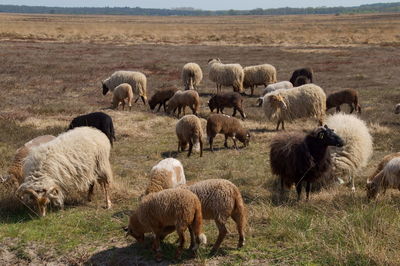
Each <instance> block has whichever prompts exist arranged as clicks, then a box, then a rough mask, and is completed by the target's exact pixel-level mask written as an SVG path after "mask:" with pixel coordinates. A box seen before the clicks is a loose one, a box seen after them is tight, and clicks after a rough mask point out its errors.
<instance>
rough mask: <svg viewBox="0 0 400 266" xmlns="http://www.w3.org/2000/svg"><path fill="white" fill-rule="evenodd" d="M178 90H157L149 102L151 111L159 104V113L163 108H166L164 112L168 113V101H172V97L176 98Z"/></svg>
mask: <svg viewBox="0 0 400 266" xmlns="http://www.w3.org/2000/svg"><path fill="white" fill-rule="evenodd" d="M178 90H179V89H178V88H166V89H159V90H157V91H156V92H155V93H154V94H153V96H151V98H150V100H149V105H150V109H151V110H154V108H155V107H156V106H157V104H159V106H158V109H157V112H159V111H160V108H161V106H163V107H164V112H166V111H167V110H166V103H167V101H168V100H169V99H171V98H172V96H174V94H175V92H177V91H178Z"/></svg>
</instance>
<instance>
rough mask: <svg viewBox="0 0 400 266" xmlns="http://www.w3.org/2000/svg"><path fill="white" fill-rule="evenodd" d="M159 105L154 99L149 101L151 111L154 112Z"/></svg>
mask: <svg viewBox="0 0 400 266" xmlns="http://www.w3.org/2000/svg"><path fill="white" fill-rule="evenodd" d="M156 105H157V103H156V102H155V101H153V98H151V99H150V100H149V106H150V110H154V108H156Z"/></svg>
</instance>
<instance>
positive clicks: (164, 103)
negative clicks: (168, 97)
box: [160, 101, 167, 112]
mask: <svg viewBox="0 0 400 266" xmlns="http://www.w3.org/2000/svg"><path fill="white" fill-rule="evenodd" d="M166 104H167V101H164V102H163V103H162V105H163V107H164V112H167V108H166ZM160 107H161V104H160Z"/></svg>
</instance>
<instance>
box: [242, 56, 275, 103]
mask: <svg viewBox="0 0 400 266" xmlns="http://www.w3.org/2000/svg"><path fill="white" fill-rule="evenodd" d="M243 72H244V79H243V87H244V88H245V89H247V88H250V89H251V95H252V96H253V94H254V88H255V87H257V85H264V86H265V87H267V85H268V84H271V83H276V82H277V79H276V69H275V67H274V66H273V65H270V64H263V65H256V66H247V67H245V68H243Z"/></svg>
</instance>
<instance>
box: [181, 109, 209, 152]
mask: <svg viewBox="0 0 400 266" xmlns="http://www.w3.org/2000/svg"><path fill="white" fill-rule="evenodd" d="M175 132H176V136H177V137H178V153H179V152H180V151H184V150H185V149H186V145H187V144H188V143H189V152H188V155H187V156H188V157H189V156H190V155H191V153H192V149H193V146H194V147H195V150H196V151H200V157H202V156H203V136H204V133H203V127H202V125H201V121H200V119H199V118H198V117H197V116H195V115H185V116H184V117H182V118H181V119H180V120H179V121H178V122H177V123H176V127H175Z"/></svg>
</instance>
